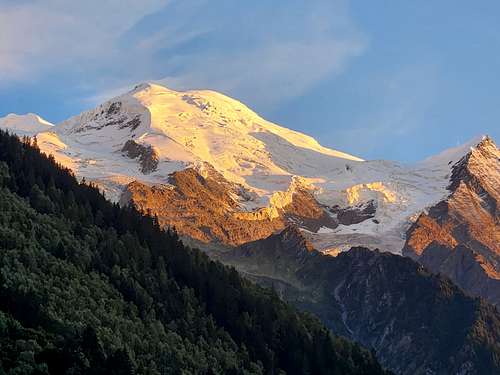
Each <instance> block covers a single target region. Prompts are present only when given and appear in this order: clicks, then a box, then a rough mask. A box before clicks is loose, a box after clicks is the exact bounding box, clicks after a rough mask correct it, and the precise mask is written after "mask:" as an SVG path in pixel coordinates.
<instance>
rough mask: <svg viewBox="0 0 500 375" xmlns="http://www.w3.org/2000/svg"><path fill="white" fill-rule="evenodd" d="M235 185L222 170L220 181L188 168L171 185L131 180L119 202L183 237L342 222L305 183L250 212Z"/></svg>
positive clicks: (249, 236)
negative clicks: (281, 198)
mask: <svg viewBox="0 0 500 375" xmlns="http://www.w3.org/2000/svg"><path fill="white" fill-rule="evenodd" d="M229 186H233V188H232V189H231V188H229ZM234 189H235V188H234V185H230V184H228V183H227V181H224V180H223V179H222V176H220V175H217V180H216V179H214V178H212V177H211V176H209V175H207V176H206V177H203V176H202V175H201V174H200V173H198V172H197V171H196V170H195V169H193V168H187V169H185V170H182V171H178V172H174V173H173V174H172V175H171V176H170V178H169V184H164V185H153V186H149V185H146V184H144V183H141V182H138V181H134V182H132V183H130V184H129V185H128V186H127V189H126V190H125V192H124V193H123V195H122V197H121V200H120V203H121V204H129V203H132V204H133V205H135V206H136V207H137V208H138V209H140V210H142V211H144V212H150V213H151V214H153V215H157V216H158V219H159V222H160V224H161V225H163V226H168V227H175V229H176V230H177V231H178V233H179V234H181V235H183V236H189V237H191V238H194V239H195V240H198V241H202V242H216V243H217V242H218V243H222V244H224V245H232V246H235V245H240V244H243V243H246V242H250V241H254V240H257V239H260V238H265V237H267V236H269V235H271V234H272V233H274V232H276V231H278V230H281V229H283V228H284V227H285V226H286V225H287V224H288V223H290V222H294V223H297V224H299V225H301V226H302V227H304V228H309V229H311V230H317V228H320V227H322V226H330V227H335V226H336V225H337V223H336V222H335V221H334V220H333V219H332V218H331V217H330V216H329V215H328V214H327V213H326V212H325V210H324V208H323V207H321V206H320V205H319V204H318V202H316V200H315V199H314V197H313V196H312V194H311V193H310V192H308V191H307V190H306V189H304V188H299V187H293V186H292V187H291V190H289V191H288V192H287V193H288V194H289V200H285V203H284V204H282V205H277V204H273V202H271V204H270V206H269V207H266V208H261V209H259V210H257V211H250V212H249V211H242V210H241V207H240V204H239V202H238V200H237V196H238V194H241V192H240V191H238V190H234Z"/></svg>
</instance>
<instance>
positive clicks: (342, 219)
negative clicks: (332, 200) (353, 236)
mask: <svg viewBox="0 0 500 375" xmlns="http://www.w3.org/2000/svg"><path fill="white" fill-rule="evenodd" d="M330 211H331V212H332V213H334V214H336V215H337V220H338V222H339V223H340V224H342V225H352V224H359V223H362V222H363V221H365V220H368V219H371V218H373V217H375V213H376V211H377V205H376V203H375V201H373V200H370V201H368V202H366V203H362V204H359V205H355V206H349V207H344V208H341V207H338V206H334V207H331V208H330Z"/></svg>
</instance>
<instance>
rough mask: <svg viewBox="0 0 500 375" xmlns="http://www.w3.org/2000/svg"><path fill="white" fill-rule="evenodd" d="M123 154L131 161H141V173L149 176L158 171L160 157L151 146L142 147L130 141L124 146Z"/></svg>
mask: <svg viewBox="0 0 500 375" xmlns="http://www.w3.org/2000/svg"><path fill="white" fill-rule="evenodd" d="M122 152H123V153H124V154H125V155H126V156H127V157H129V158H130V159H139V163H140V165H141V172H142V173H144V174H149V173H151V172H154V171H156V170H157V169H158V162H159V156H158V153H157V152H156V150H155V149H154V148H153V146H151V145H142V144H140V143H137V142H136V141H134V140H132V139H129V140H128V141H127V142H125V144H124V145H123V148H122Z"/></svg>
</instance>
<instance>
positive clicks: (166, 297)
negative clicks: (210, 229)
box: [0, 131, 384, 374]
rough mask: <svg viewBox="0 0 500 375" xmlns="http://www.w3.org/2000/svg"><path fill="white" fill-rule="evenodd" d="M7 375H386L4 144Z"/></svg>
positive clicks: (134, 216) (1, 266)
mask: <svg viewBox="0 0 500 375" xmlns="http://www.w3.org/2000/svg"><path fill="white" fill-rule="evenodd" d="M0 252H1V257H0V374H285V373H286V374H382V373H384V371H383V370H382V369H381V368H380V366H379V365H378V362H377V361H376V359H375V358H374V355H373V354H372V353H370V352H369V351H367V350H366V349H363V348H361V347H360V346H359V345H357V344H353V343H351V342H349V341H347V340H345V339H343V338H340V337H337V336H334V335H332V334H331V333H330V332H329V331H328V330H327V329H326V328H325V327H324V326H323V325H322V324H321V323H320V322H319V320H317V319H316V318H315V317H312V316H311V315H307V314H303V313H298V312H296V311H295V310H294V309H293V308H291V307H290V306H288V305H287V304H286V303H284V302H282V301H281V300H280V299H279V298H278V297H277V295H276V294H275V293H274V292H272V291H270V290H267V289H263V288H261V287H258V286H256V285H253V284H252V283H250V282H249V281H246V280H244V279H242V278H241V277H240V276H239V275H238V273H237V272H236V271H235V270H234V269H232V268H228V267H226V266H223V265H222V264H221V263H218V262H215V261H212V260H210V259H209V258H208V257H207V256H206V255H205V254H204V253H202V252H201V251H199V250H196V249H191V248H188V247H186V246H184V245H183V244H182V242H181V241H180V240H179V238H178V236H177V235H176V233H175V231H164V230H162V229H161V228H160V227H159V225H158V222H157V220H156V219H155V218H154V217H151V216H149V215H147V214H146V215H144V214H141V213H139V212H137V211H136V210H134V209H133V208H121V207H119V206H118V205H116V204H112V203H110V202H109V201H107V200H106V199H105V197H104V196H103V195H102V194H101V193H100V192H99V191H98V189H97V188H96V187H95V186H92V185H91V184H87V183H86V182H85V181H81V182H79V181H78V180H77V179H76V178H75V177H74V176H73V175H72V174H71V173H70V171H69V170H66V169H64V168H62V167H61V166H59V165H57V164H56V163H55V162H54V160H53V158H52V157H50V156H46V155H44V154H41V153H40V152H39V150H38V148H37V146H36V141H30V140H29V139H23V140H19V139H18V138H17V137H15V136H13V135H9V134H8V133H5V132H1V131H0Z"/></svg>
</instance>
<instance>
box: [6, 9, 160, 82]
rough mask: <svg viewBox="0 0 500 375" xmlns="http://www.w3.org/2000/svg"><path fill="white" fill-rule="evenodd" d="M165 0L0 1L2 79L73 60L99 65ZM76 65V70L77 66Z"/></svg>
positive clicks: (26, 75)
mask: <svg viewBox="0 0 500 375" xmlns="http://www.w3.org/2000/svg"><path fill="white" fill-rule="evenodd" d="M165 3H166V2H165V1H161V0H144V1H137V0H106V1H99V0H86V1H76V0H75V1H73V0H71V1H67V0H33V1H19V2H14V1H12V2H5V3H3V2H2V3H0V84H1V83H2V82H3V83H5V82H7V81H13V80H28V79H30V78H32V77H33V76H35V77H36V76H37V75H38V74H41V73H44V72H50V71H54V70H55V71H57V69H61V68H62V69H67V68H68V65H69V64H76V65H77V67H76V68H78V65H79V64H81V65H84V64H89V63H93V64H99V61H106V60H107V59H108V58H109V57H110V56H111V55H113V54H115V53H117V51H116V41H117V39H118V38H119V37H120V35H121V34H122V33H123V32H125V31H126V30H128V29H129V28H130V27H132V26H133V25H134V24H135V23H136V22H137V21H138V20H140V19H141V18H142V17H144V15H146V14H148V13H150V12H154V11H156V10H158V9H159V7H160V6H162V5H164V4H165ZM72 69H75V67H74V66H73V67H72Z"/></svg>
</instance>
